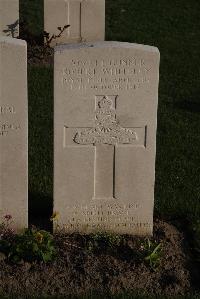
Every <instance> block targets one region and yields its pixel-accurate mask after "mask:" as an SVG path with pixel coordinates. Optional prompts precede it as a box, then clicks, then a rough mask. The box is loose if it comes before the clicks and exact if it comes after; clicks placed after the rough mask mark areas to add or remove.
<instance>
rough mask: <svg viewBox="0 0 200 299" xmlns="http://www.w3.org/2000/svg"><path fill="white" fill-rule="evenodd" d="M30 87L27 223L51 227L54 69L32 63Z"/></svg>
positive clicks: (29, 70) (29, 73)
mask: <svg viewBox="0 0 200 299" xmlns="http://www.w3.org/2000/svg"><path fill="white" fill-rule="evenodd" d="M28 75H29V76H28V78H29V81H28V86H29V89H28V91H29V224H37V225H38V224H39V226H40V227H41V228H48V227H50V223H49V218H50V216H51V214H52V205H53V69H52V68H51V67H36V66H31V67H29V69H28Z"/></svg>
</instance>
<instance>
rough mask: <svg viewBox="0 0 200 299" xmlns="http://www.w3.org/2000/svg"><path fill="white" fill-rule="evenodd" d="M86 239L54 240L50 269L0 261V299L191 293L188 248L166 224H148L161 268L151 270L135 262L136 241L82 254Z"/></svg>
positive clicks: (62, 237) (130, 239) (125, 239)
mask: <svg viewBox="0 0 200 299" xmlns="http://www.w3.org/2000/svg"><path fill="white" fill-rule="evenodd" d="M87 238H88V237H87V236H84V235H78V234H72V235H56V236H55V241H56V244H57V246H58V255H57V258H56V260H55V261H54V262H52V263H48V264H45V263H34V264H29V263H25V262H24V263H21V264H20V265H13V264H10V263H8V262H7V261H6V260H2V261H0V268H1V271H0V293H2V294H4V295H10V296H14V298H23V296H24V297H26V296H55V295H56V296H62V295H65V296H66V295H80V294H83V293H91V291H93V290H94V291H98V292H99V293H101V292H104V294H105V292H109V293H111V294H119V293H121V292H124V291H126V292H127V291H128V292H133V291H134V292H139V293H142V294H156V295H160V294H163V295H168V296H170V295H173V296H175V295H184V294H186V293H188V292H189V291H191V289H192V282H191V281H192V279H191V274H190V271H189V268H190V254H189V252H188V247H187V245H186V243H185V239H184V235H183V234H182V233H181V232H179V231H178V230H177V229H176V228H175V227H174V226H173V225H171V224H167V223H166V222H163V221H160V220H156V221H155V223H154V237H153V238H154V240H156V241H157V242H159V243H161V244H162V257H161V262H160V265H159V267H158V268H156V269H155V270H153V269H152V268H151V267H150V266H149V265H148V264H147V263H145V262H144V260H140V261H138V259H137V258H136V255H135V254H134V250H135V248H137V246H138V240H139V239H138V238H136V237H133V236H124V237H123V242H121V243H120V245H119V246H116V247H115V248H112V249H110V250H108V248H105V247H103V246H102V247H100V248H96V250H95V251H90V250H88V249H86V246H85V244H86V241H87ZM140 244H141V243H140ZM22 294H23V296H22Z"/></svg>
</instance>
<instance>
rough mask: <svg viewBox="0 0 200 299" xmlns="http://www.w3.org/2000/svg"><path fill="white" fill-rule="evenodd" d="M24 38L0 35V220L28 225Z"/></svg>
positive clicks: (18, 227)
mask: <svg viewBox="0 0 200 299" xmlns="http://www.w3.org/2000/svg"><path fill="white" fill-rule="evenodd" d="M26 56H27V49H26V42H25V41H22V40H19V39H14V38H9V37H0V222H1V218H2V217H3V216H4V215H6V214H9V215H11V216H12V218H13V226H14V228H16V229H17V230H20V229H22V228H24V227H26V226H27V225H28V161H27V160H28V124H27V120H28V115H27V114H28V103H27V58H26Z"/></svg>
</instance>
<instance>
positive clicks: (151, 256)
mask: <svg viewBox="0 0 200 299" xmlns="http://www.w3.org/2000/svg"><path fill="white" fill-rule="evenodd" d="M140 251H142V257H143V259H144V261H145V262H146V263H147V264H148V265H149V266H150V267H151V268H152V269H153V270H155V269H156V268H157V267H158V266H159V265H160V260H161V254H162V248H161V243H159V244H158V243H157V242H155V241H151V240H149V239H146V240H145V241H144V242H143V243H141V245H140Z"/></svg>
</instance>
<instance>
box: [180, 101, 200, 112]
mask: <svg viewBox="0 0 200 299" xmlns="http://www.w3.org/2000/svg"><path fill="white" fill-rule="evenodd" d="M174 106H175V107H176V108H178V109H182V110H185V111H189V112H192V113H199V112H200V102H199V103H197V102H191V101H181V102H176V103H175V104H174Z"/></svg>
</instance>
